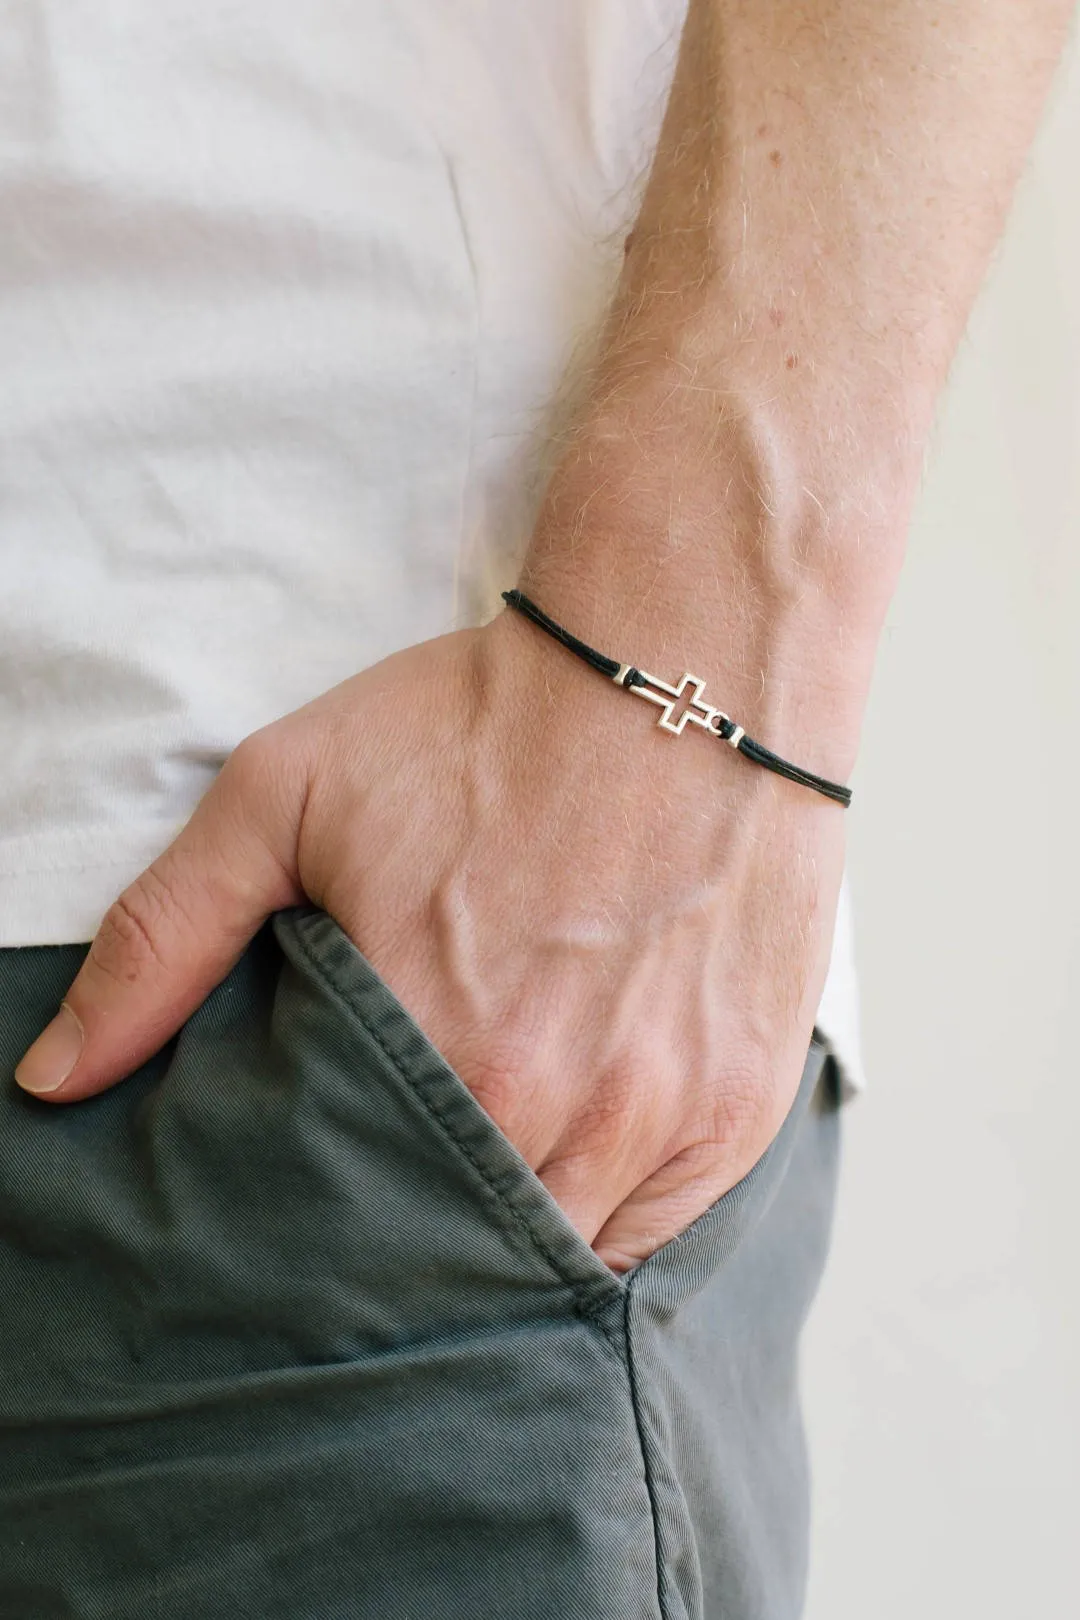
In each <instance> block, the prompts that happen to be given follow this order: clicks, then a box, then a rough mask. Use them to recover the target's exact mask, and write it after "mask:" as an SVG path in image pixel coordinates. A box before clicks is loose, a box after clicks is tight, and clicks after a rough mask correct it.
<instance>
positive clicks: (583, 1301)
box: [291, 913, 626, 1361]
mask: <svg viewBox="0 0 1080 1620" xmlns="http://www.w3.org/2000/svg"><path fill="white" fill-rule="evenodd" d="M312 915H316V916H317V915H318V914H317V913H313V914H312ZM327 915H329V914H328V913H327ZM291 933H292V937H293V939H294V940H295V942H296V944H297V946H298V948H299V949H300V951H301V952H302V953H303V956H304V958H305V959H306V961H307V962H308V963H309V965H310V966H311V968H312V970H313V971H314V972H315V973H316V975H317V976H318V978H319V981H320V983H321V984H323V985H324V986H325V988H326V989H327V990H328V991H329V992H330V993H331V994H332V995H333V996H334V997H335V999H336V1000H337V1001H338V1002H340V1004H341V1005H342V1006H343V1007H344V1009H345V1011H346V1012H348V1013H349V1015H350V1016H351V1017H353V1018H355V1019H356V1020H357V1022H358V1023H359V1024H360V1025H361V1026H362V1027H363V1029H364V1030H365V1032H366V1033H367V1035H368V1036H369V1037H370V1038H371V1040H373V1041H374V1043H375V1045H376V1046H377V1047H378V1049H379V1051H380V1052H382V1054H383V1056H384V1057H385V1058H386V1060H387V1062H388V1063H389V1064H390V1065H391V1067H392V1068H393V1070H394V1072H395V1073H396V1074H397V1075H399V1076H400V1077H401V1079H402V1080H403V1081H404V1082H405V1084H406V1085H407V1086H408V1088H409V1092H410V1094H411V1095H412V1096H413V1097H414V1098H415V1099H416V1101H417V1102H418V1103H419V1104H420V1106H421V1107H422V1108H423V1110H424V1112H425V1113H426V1114H427V1116H428V1118H429V1119H431V1120H432V1122H433V1123H434V1124H435V1125H436V1126H437V1127H438V1129H439V1130H440V1131H441V1132H442V1133H443V1135H444V1136H445V1137H446V1138H447V1139H448V1140H449V1142H450V1143H451V1144H452V1145H453V1147H454V1148H455V1149H456V1151H457V1152H458V1153H459V1154H460V1155H461V1156H462V1157H463V1158H464V1159H465V1161H466V1163H467V1164H468V1165H469V1166H470V1167H471V1169H472V1172H473V1174H474V1176H476V1177H477V1179H478V1180H479V1181H480V1182H481V1184H482V1185H483V1186H484V1188H485V1189H486V1190H487V1192H488V1193H489V1194H490V1196H491V1197H492V1198H494V1199H495V1201H496V1203H497V1204H498V1205H499V1207H500V1208H501V1209H502V1211H503V1212H504V1213H505V1214H506V1215H508V1216H509V1217H510V1219H511V1221H512V1222H513V1224H514V1226H515V1227H516V1228H517V1230H518V1231H519V1232H520V1233H521V1234H522V1235H523V1236H524V1237H525V1239H526V1240H527V1242H528V1243H529V1245H530V1247H531V1248H532V1249H533V1250H534V1251H535V1252H536V1253H537V1254H538V1255H539V1256H540V1258H541V1259H542V1260H544V1261H545V1263H546V1264H547V1266H548V1267H549V1268H550V1269H551V1271H552V1272H553V1273H554V1275H555V1276H556V1277H557V1278H558V1280H559V1281H560V1282H561V1283H563V1285H564V1286H565V1287H567V1288H568V1289H569V1290H570V1292H571V1294H572V1295H573V1298H574V1301H575V1306H576V1311H577V1314H578V1316H579V1317H580V1318H581V1319H582V1320H583V1321H585V1322H586V1323H587V1324H589V1325H591V1326H593V1327H595V1328H597V1329H599V1331H600V1332H601V1333H602V1334H603V1336H604V1338H605V1339H606V1340H607V1341H608V1342H609V1343H610V1344H611V1346H612V1348H613V1349H614V1350H615V1352H616V1354H617V1356H618V1357H619V1359H620V1361H621V1348H622V1347H621V1345H620V1344H619V1343H618V1341H617V1339H616V1338H615V1337H614V1336H613V1335H612V1333H611V1331H610V1329H609V1327H608V1325H607V1324H606V1323H605V1322H604V1321H603V1319H602V1313H604V1312H605V1311H608V1310H609V1309H610V1307H611V1305H612V1304H613V1303H616V1302H619V1303H621V1302H622V1300H623V1298H624V1296H625V1293H626V1286H625V1284H624V1283H622V1282H620V1280H619V1278H617V1277H616V1276H615V1274H614V1273H612V1274H611V1281H610V1284H609V1285H608V1283H607V1279H606V1278H604V1277H601V1276H597V1278H596V1280H595V1283H594V1284H593V1285H592V1286H591V1287H590V1286H589V1285H587V1284H586V1283H584V1282H583V1281H582V1280H581V1279H580V1278H575V1277H574V1276H573V1275H572V1274H571V1273H570V1272H569V1271H568V1270H567V1268H566V1267H565V1266H564V1265H563V1263H562V1261H561V1260H560V1259H559V1257H558V1255H557V1254H556V1253H555V1252H554V1251H553V1250H552V1249H551V1247H550V1246H549V1245H548V1244H547V1243H546V1242H545V1240H544V1239H543V1237H542V1236H541V1235H540V1233H538V1232H537V1231H536V1230H535V1229H534V1227H533V1224H532V1222H531V1221H530V1219H529V1217H528V1214H527V1213H526V1211H524V1210H522V1209H520V1208H519V1207H518V1204H517V1202H516V1200H515V1199H514V1198H513V1196H512V1195H511V1194H510V1193H509V1192H508V1191H507V1190H506V1189H505V1188H503V1187H500V1186H499V1185H498V1183H497V1182H496V1181H495V1179H494V1178H493V1176H492V1175H491V1173H490V1172H489V1171H488V1169H487V1168H486V1167H485V1165H484V1164H483V1162H482V1161H481V1160H480V1159H478V1158H477V1156H476V1154H475V1153H474V1152H473V1150H472V1148H471V1147H470V1145H469V1144H468V1143H467V1142H466V1141H464V1140H463V1139H462V1137H461V1136H460V1135H459V1133H458V1131H457V1129H456V1128H455V1126H454V1125H453V1124H452V1123H451V1121H450V1120H449V1119H448V1118H447V1117H446V1116H445V1114H444V1113H443V1111H442V1109H441V1108H440V1107H439V1105H438V1103H437V1102H436V1101H435V1100H434V1099H433V1098H432V1097H430V1096H429V1095H428V1094H427V1091H426V1088H425V1087H424V1086H423V1084H422V1083H421V1082H420V1080H419V1078H418V1077H417V1076H416V1075H414V1074H412V1073H410V1072H409V1068H408V1066H407V1065H406V1064H405V1063H404V1062H403V1061H402V1059H401V1057H400V1056H399V1055H398V1054H397V1053H396V1052H395V1051H393V1049H392V1048H391V1047H390V1046H389V1045H388V1044H387V1042H386V1041H385V1039H384V1038H383V1036H382V1035H381V1034H380V1032H379V1031H378V1030H377V1029H376V1028H375V1027H374V1025H373V1024H372V1023H371V1022H370V1020H369V1019H368V1018H367V1017H366V1016H365V1014H364V1013H363V1012H362V1011H361V1009H360V1008H359V1007H358V1006H356V1005H355V1003H354V1002H353V1000H352V998H351V997H350V995H349V992H348V990H347V988H346V987H345V986H344V985H342V984H340V983H339V982H338V979H337V976H336V974H335V973H334V970H333V968H332V967H331V966H330V965H329V964H327V963H325V962H322V961H320V960H319V958H318V956H317V955H316V954H315V952H314V951H313V949H312V947H311V945H310V942H309V941H308V940H307V939H306V938H305V935H304V929H303V923H302V919H301V918H297V919H295V922H294V925H293V927H292V928H291ZM342 933H343V935H344V937H345V938H346V939H348V935H347V934H344V930H342ZM349 943H350V944H352V941H351V940H350V941H349ZM354 949H356V947H355V946H354ZM357 954H358V956H359V957H360V959H361V961H363V962H365V963H366V962H367V958H366V957H364V956H363V953H362V952H360V951H359V950H357ZM368 966H369V969H370V971H371V972H372V973H375V972H376V970H375V969H374V968H373V967H371V965H370V964H368ZM383 982H385V981H383ZM387 988H388V989H389V987H387ZM390 994H391V996H393V995H394V992H393V991H392V990H391V991H390ZM394 999H395V1002H396V1001H397V998H396V997H394ZM397 1005H398V1006H400V1007H401V1009H402V1011H403V1013H404V1014H405V1016H406V1017H407V1018H409V1020H410V1022H412V1023H413V1024H414V1026H415V1028H416V1029H417V1030H418V1031H419V1033H420V1034H421V1035H423V1031H422V1030H420V1026H419V1025H417V1024H416V1023H415V1020H414V1019H413V1018H412V1015H411V1013H409V1012H408V1010H407V1009H406V1008H404V1006H403V1005H402V1004H401V1003H400V1002H397ZM424 1040H425V1042H426V1043H427V1045H428V1046H429V1047H431V1050H432V1052H433V1053H434V1054H435V1056H436V1057H437V1058H438V1060H439V1062H440V1063H442V1064H444V1065H445V1066H446V1068H447V1069H450V1065H449V1064H447V1063H446V1059H445V1058H443V1057H442V1055H441V1054H440V1053H439V1052H438V1051H437V1049H436V1048H435V1047H433V1046H431V1043H430V1041H429V1040H428V1038H427V1037H426V1036H424ZM450 1072H451V1073H453V1072H454V1071H453V1070H451V1071H450ZM457 1079H458V1083H459V1084H460V1085H461V1086H463V1087H464V1089H465V1090H466V1092H468V1087H466V1086H465V1083H464V1081H463V1080H461V1078H460V1076H457ZM469 1095H470V1096H471V1095H472V1094H471V1093H469ZM473 1100H474V1102H475V1099H473ZM476 1106H477V1107H479V1104H476ZM485 1117H486V1116H485ZM492 1128H493V1129H494V1128H496V1127H494V1124H493V1122H492ZM511 1146H512V1144H511ZM563 1218H564V1219H566V1218H567V1217H566V1216H565V1215H564V1217H563ZM581 1241H582V1242H584V1239H582V1240H581Z"/></svg>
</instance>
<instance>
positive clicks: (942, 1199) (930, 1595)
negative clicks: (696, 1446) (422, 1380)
mask: <svg viewBox="0 0 1080 1620" xmlns="http://www.w3.org/2000/svg"><path fill="white" fill-rule="evenodd" d="M1018 9H1019V8H1018ZM1019 20H1020V19H1019V17H1018V22H1019ZM855 782H856V790H857V791H856V807H855V808H854V809H853V811H852V812H851V816H852V820H851V827H850V832H851V873H852V883H853V890H854V896H855V903H856V919H857V921H858V922H859V923H860V928H859V939H858V943H859V960H860V967H861V973H862V983H863V997H864V1021H865V1054H866V1067H867V1070H868V1073H869V1077H870V1087H871V1089H870V1091H869V1093H868V1095H866V1096H865V1097H864V1098H863V1099H862V1100H860V1101H859V1102H857V1103H856V1104H854V1106H853V1107H852V1108H850V1109H849V1110H848V1113H847V1116H846V1127H847V1140H846V1150H845V1151H846V1164H845V1170H844V1178H843V1184H842V1189H841V1200H840V1206H839V1212H838V1223H837V1231H836V1242H835V1249H834V1254H833V1259H832V1262H831V1268H830V1271H829V1275H828V1278H827V1281H826V1284H825V1287H824V1290H823V1292H822V1295H821V1299H820V1302H819V1305H818V1308H817V1311H816V1314H815V1317H814V1319H813V1322H812V1324H811V1329H810V1332H809V1336H808V1343H807V1350H806V1358H805V1387H806V1395H807V1405H808V1417H809V1423H810V1432H811V1444H812V1450H813V1456H814V1462H815V1473H816V1481H817V1487H816V1489H817V1495H816V1524H815V1533H814V1549H813V1559H814V1564H813V1571H812V1579H811V1597H810V1603H809V1610H808V1620H912V1617H914V1616H917V1617H918V1620H939V1617H940V1620H946V1617H948V1620H952V1617H957V1620H976V1617H977V1620H999V1617H1000V1620H1017V1617H1023V1620H1028V1617H1036V1616H1037V1617H1038V1620H1076V1617H1077V1616H1080V1264H1078V1258H1077V1257H1078V1251H1080V1029H1078V1019H1077V1013H1078V1005H1080V54H1078V52H1077V51H1076V49H1075V48H1074V49H1073V50H1072V51H1071V52H1070V56H1069V60H1068V63H1067V65H1066V68H1065V71H1064V72H1063V73H1062V75H1061V77H1060V79H1059V81H1058V83H1057V86H1056V92H1055V94H1054V97H1053V100H1052V103H1051V108H1050V112H1049V116H1048V118H1047V122H1046V124H1045V126H1044V129H1043V131H1042V134H1041V136H1040V139H1039V142H1038V145H1037V148H1036V151H1035V154H1034V157H1033V160H1032V164H1031V169H1030V172H1029V174H1028V176H1027V178H1026V181H1025V183H1024V185H1023V187H1022V190H1021V193H1020V195H1019V197H1018V199H1017V205H1016V207H1015V209H1014V212H1013V215H1012V219H1011V222H1010V226H1009V230H1008V234H1007V237H1006V240H1005V242H1004V244H1003V247H1002V250H1001V253H1000V255H999V258H998V260H997V262H996V265H995V267H994V270H993V272H992V274H991V278H990V281H989V283H988V285H987V287H986V289H985V293H984V296H983V298H982V300H981V302H980V305H979V307H978V309H977V311H976V315H975V318H974V320H973V323H972V326H971V328H970V332H969V336H968V339H967V342H966V344H965V347H964V350H963V352H962V354H961V356H960V358H959V361H958V363H957V366H956V368H955V371H954V374H953V379H952V383H951V385H950V389H949V393H948V397H947V399H946V401H945V403H944V407H943V410H942V413H941V416H940V421H939V428H938V433H937V438H936V444H935V447H934V450H933V453H932V455H931V458H930V462H929V465H928V468H927V474H926V479H925V488H924V492H923V498H922V501H921V506H920V510H919V512H918V516H917V520H916V522H915V526H914V530H913V533H912V538H911V548H910V552H909V556H908V563H907V570H906V576H905V578H904V581H903V584H902V586H901V589H900V592H899V595H898V597H897V599H896V601H895V605H894V608H893V611H892V614H891V618H890V624H889V628H888V630H887V632H886V635H885V639H884V644H883V647H882V651H881V658H880V662H879V667H878V674H877V679H876V684H875V690H874V695H873V699H872V702H871V707H870V711H869V716H868V721H867V727H866V731H865V741H864V748H863V754H862V759H861V762H860V766H859V770H858V774H857V776H856V778H855Z"/></svg>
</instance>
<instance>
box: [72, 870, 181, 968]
mask: <svg viewBox="0 0 1080 1620" xmlns="http://www.w3.org/2000/svg"><path fill="white" fill-rule="evenodd" d="M178 909H179V908H178V907H177V906H176V905H175V902H174V901H173V900H172V897H171V891H170V890H169V888H168V886H167V885H166V884H165V883H163V882H162V880H161V879H160V878H159V877H158V876H157V875H156V874H155V873H154V872H153V871H152V870H149V869H148V870H147V871H146V872H143V873H142V874H141V875H140V876H139V877H138V878H136V880H135V882H134V883H131V884H129V885H128V887H127V888H126V889H125V890H124V892H123V894H121V895H119V896H118V897H117V898H116V899H115V900H114V901H113V903H112V905H111V906H110V907H109V909H108V911H107V912H106V913H105V915H104V917H103V918H102V920H101V924H100V926H99V928H98V931H97V933H96V934H95V936H94V940H93V943H92V945H91V946H90V951H89V960H90V962H91V963H92V965H93V967H94V968H95V969H96V971H97V972H98V973H100V974H102V975H103V976H104V977H105V978H107V979H112V980H113V981H114V982H115V983H117V984H121V985H131V984H134V983H135V982H136V981H137V980H138V979H140V978H141V977H142V976H143V975H144V974H145V973H146V972H147V970H148V969H151V970H159V969H160V970H163V969H164V968H165V967H166V965H167V964H166V962H165V960H164V956H163V953H162V947H161V944H160V936H161V932H162V929H163V926H164V925H166V924H171V923H173V922H174V921H175V913H176V912H177V910H178Z"/></svg>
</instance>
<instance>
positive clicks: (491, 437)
mask: <svg viewBox="0 0 1080 1620" xmlns="http://www.w3.org/2000/svg"><path fill="white" fill-rule="evenodd" d="M682 10H683V0H514V3H513V4H506V5H501V6H497V5H494V4H492V3H491V0H396V3H395V4H394V5H387V4H386V3H385V0H308V3H307V4H305V5H302V6H301V5H297V4H296V3H295V0H230V4H229V5H227V6H214V7H209V8H207V7H199V6H192V5H191V4H190V0H155V3H154V4H153V5H152V6H146V5H143V4H138V3H136V0H109V3H108V4H102V5H96V6H74V5H70V4H68V3H65V0H12V4H11V5H9V6H8V7H6V8H5V16H4V25H3V29H2V31H0V565H2V568H0V758H2V759H3V761H4V769H3V771H2V773H0V945H32V944H47V943H55V942H63V941H70V942H76V941H83V940H87V939H90V938H91V937H92V935H93V933H94V931H95V929H96V926H97V923H98V922H99V920H100V917H101V915H102V913H103V912H104V910H105V908H106V907H107V905H108V904H109V902H110V901H111V900H112V899H113V898H114V897H115V895H116V894H117V893H118V892H119V890H120V889H121V888H122V887H123V886H124V885H125V884H126V883H127V882H128V881H129V880H130V879H131V878H132V877H134V876H135V875H136V873H137V872H139V871H140V870H141V869H142V867H143V866H145V865H146V863H147V862H148V861H149V860H151V859H152V858H153V857H154V856H155V855H156V854H158V853H159V852H160V850H161V849H162V848H163V847H164V846H165V845H166V844H167V843H168V842H169V841H170V839H171V838H172V837H173V836H174V835H175V833H176V832H177V831H178V830H179V829H180V827H181V826H182V825H183V823H184V822H185V821H186V819H187V818H188V816H189V815H190V813H191V810H192V808H193V807H194V805H195V803H196V802H197V800H198V799H199V798H200V796H201V795H202V793H203V792H204V791H205V789H206V787H207V786H208V784H209V783H210V781H211V780H212V778H213V776H214V773H215V772H216V771H217V770H218V768H219V767H220V765H221V763H222V761H223V760H224V759H225V757H226V756H227V754H228V753H229V752H230V751H231V749H232V748H233V747H234V746H235V745H236V743H237V742H238V741H239V740H240V739H241V738H242V737H243V736H245V735H246V734H247V733H248V732H250V731H253V730H255V729H256V728H257V727H258V726H260V725H263V724H265V723H266V722H267V721H269V720H271V719H273V718H274V717H276V716H278V715H281V714H283V713H285V712H287V711H288V710H290V709H292V708H294V707H296V706H297V705H298V704H300V703H303V702H305V701H306V700H307V699H309V698H311V697H312V696H314V695H315V694H316V693H318V692H320V691H322V690H324V689H325V688H326V687H328V686H331V685H333V684H334V683H335V682H337V681H339V680H342V679H343V678H345V677H346V676H347V675H349V674H352V673H354V672H355V671H356V670H357V669H360V668H362V667H364V666H365V665H367V664H370V663H372V662H374V661H375V660H376V659H378V658H380V657H382V656H383V655H384V654H386V653H389V652H391V651H393V650H394V649H396V648H398V647H400V646H403V645H405V644H407V643H409V642H413V641H417V640H420V639H422V638H424V637H427V636H430V635H435V634H438V633H439V632H441V631H444V630H447V629H450V628H452V627H454V626H455V625H459V624H464V623H468V622H475V621H476V620H478V619H480V618H483V617H485V616H487V614H488V613H489V612H490V611H492V610H493V608H494V606H495V605H496V603H497V600H498V592H499V590H500V589H502V588H503V587H504V586H506V585H508V584H510V583H512V582H513V579H514V575H515V569H516V562H517V559H518V557H519V556H520V554H521V551H522V549H523V547H524V544H525V540H526V538H527V535H528V532H529V528H530V523H531V518H532V513H533V510H534V506H535V501H536V496H537V493H538V488H539V481H538V478H537V476H536V473H537V467H538V465H539V461H540V459H541V452H542V449H543V446H544V442H545V435H546V432H547V429H548V425H549V422H550V420H551V413H552V409H553V406H554V403H555V400H556V397H557V394H558V390H559V386H560V380H561V379H562V378H563V376H564V375H565V373H566V369H567V366H568V363H569V362H570V361H571V359H572V356H573V353H574V350H575V346H577V345H579V344H580V343H581V341H582V340H583V339H587V337H588V335H589V334H590V333H591V332H592V331H593V330H595V327H596V324H597V322H598V321H599V319H600V317H601V314H602V312H603V309H604V306H605V302H606V299H607V297H608V295H609V292H610V288H611V285H612V281H613V278H614V276H615V274H616V271H617V268H618V264H619V262H620V259H621V250H622V240H623V236H624V234H625V232H626V230H627V229H628V228H629V226H630V224H631V222H632V219H633V216H634V213H635V211H636V202H637V198H638V195H639V181H640V179H641V177H642V176H643V174H644V171H645V169H646V167H647V164H648V160H649V157H650V155H651V151H652V147H653V144H654V141H655V137H656V131H657V128H658V124H659V118H660V115H661V113H662V107H663V101H664V96H665V93H666V88H667V84H668V80H669V75H670V69H671V65H672V61H673V57H674V50H675V46H676V43H677V36H678V31H679V27H680V24H681V20H682ZM819 1023H820V1025H821V1027H822V1028H823V1029H824V1030H825V1032H826V1034H828V1035H829V1036H830V1037H831V1039H832V1041H833V1043H834V1045H835V1046H836V1048H837V1049H838V1052H839V1054H840V1056H841V1058H842V1060H843V1062H844V1065H845V1068H846V1071H847V1074H848V1077H849V1079H850V1080H851V1081H852V1082H853V1083H854V1084H858V1083H859V1081H860V1077H861V1071H860V1064H859V1051H858V1030H857V1009H856V1001H855V980H854V973H853V968H852V957H851V941H850V924H849V918H848V908H847V904H846V895H845V900H844V903H843V905H842V907H841V915H840V922H839V927H838V932H837V942H836V947H835V950H834V957H833V965H832V970H831V972H830V978H829V984H828V987H827V990H826V996H825V1000H824V1002H823V1004H822V1008H821V1012H820V1016H819Z"/></svg>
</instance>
